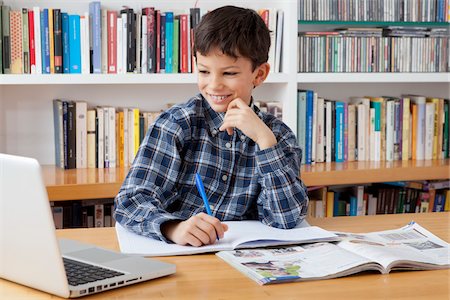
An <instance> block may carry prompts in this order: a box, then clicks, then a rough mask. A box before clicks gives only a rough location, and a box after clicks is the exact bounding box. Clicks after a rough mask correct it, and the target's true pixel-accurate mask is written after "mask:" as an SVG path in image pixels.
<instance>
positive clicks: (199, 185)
mask: <svg viewBox="0 0 450 300" xmlns="http://www.w3.org/2000/svg"><path fill="white" fill-rule="evenodd" d="M195 185H196V186H197V190H198V192H199V193H200V196H202V199H203V203H204V204H205V209H206V213H207V214H208V215H210V216H212V212H211V208H210V207H209V202H208V197H206V193H205V187H204V186H203V182H202V178H201V177H200V174H198V173H195ZM217 240H219V236H218V235H217Z"/></svg>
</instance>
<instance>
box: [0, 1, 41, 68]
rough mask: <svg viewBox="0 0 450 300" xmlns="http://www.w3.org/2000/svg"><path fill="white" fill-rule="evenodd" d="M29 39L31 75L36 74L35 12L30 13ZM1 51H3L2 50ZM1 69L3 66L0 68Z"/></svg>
mask: <svg viewBox="0 0 450 300" xmlns="http://www.w3.org/2000/svg"><path fill="white" fill-rule="evenodd" d="M28 37H29V47H30V73H31V74H36V73H37V70H36V48H35V47H36V43H35V40H34V11H33V10H29V11H28ZM0 51H1V49H0ZM0 69H1V66H0Z"/></svg>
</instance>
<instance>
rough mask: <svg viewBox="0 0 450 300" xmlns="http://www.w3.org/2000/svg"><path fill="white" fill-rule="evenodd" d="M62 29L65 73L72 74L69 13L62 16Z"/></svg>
mask: <svg viewBox="0 0 450 300" xmlns="http://www.w3.org/2000/svg"><path fill="white" fill-rule="evenodd" d="M61 25H62V26H61V29H62V40H61V46H62V62H63V73H70V54H69V15H68V14H67V13H62V14H61Z"/></svg>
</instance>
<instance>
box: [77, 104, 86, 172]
mask: <svg viewBox="0 0 450 300" xmlns="http://www.w3.org/2000/svg"><path fill="white" fill-rule="evenodd" d="M75 111H76V120H75V132H76V143H75V145H76V149H77V150H76V153H77V155H76V166H77V169H80V168H82V169H84V168H87V103H86V102H84V101H77V102H75Z"/></svg>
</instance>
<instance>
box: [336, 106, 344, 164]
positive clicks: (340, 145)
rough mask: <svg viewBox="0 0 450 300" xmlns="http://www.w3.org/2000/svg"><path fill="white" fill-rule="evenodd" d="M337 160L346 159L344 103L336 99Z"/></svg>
mask: <svg viewBox="0 0 450 300" xmlns="http://www.w3.org/2000/svg"><path fill="white" fill-rule="evenodd" d="M335 130H336V131H335V135H334V137H335V161H336V162H343V161H344V151H345V145H344V103H343V102H340V101H336V128H335Z"/></svg>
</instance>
